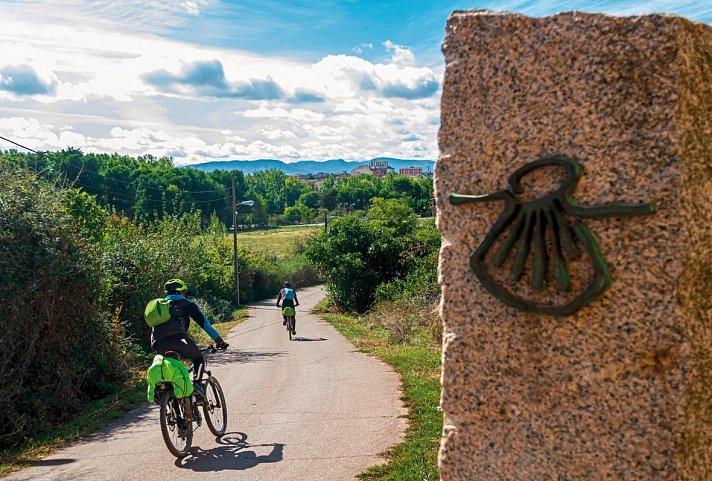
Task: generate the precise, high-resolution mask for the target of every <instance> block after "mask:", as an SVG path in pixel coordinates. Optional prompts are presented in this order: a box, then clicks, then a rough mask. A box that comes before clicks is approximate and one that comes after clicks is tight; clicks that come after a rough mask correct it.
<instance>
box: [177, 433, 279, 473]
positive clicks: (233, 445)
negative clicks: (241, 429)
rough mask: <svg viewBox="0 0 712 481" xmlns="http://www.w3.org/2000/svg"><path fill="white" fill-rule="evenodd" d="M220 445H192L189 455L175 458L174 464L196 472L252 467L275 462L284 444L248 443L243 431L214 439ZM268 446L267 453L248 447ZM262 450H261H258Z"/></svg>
mask: <svg viewBox="0 0 712 481" xmlns="http://www.w3.org/2000/svg"><path fill="white" fill-rule="evenodd" d="M216 440H217V442H218V443H219V444H220V445H221V446H218V447H216V448H212V449H207V450H203V449H201V448H200V447H193V448H192V449H191V450H190V456H188V457H187V458H184V459H176V466H177V467H179V468H184V469H191V470H193V471H198V472H208V471H225V470H228V469H232V470H243V469H250V468H254V467H255V466H257V465H258V464H263V463H276V462H279V461H281V460H282V453H283V451H284V444H280V443H271V444H250V443H248V442H247V435H246V434H245V433H238V432H235V433H227V434H224V435H223V436H221V437H219V438H217V439H216ZM264 447H269V448H271V451H270V452H269V453H268V454H262V455H258V454H257V453H256V452H255V451H253V450H248V449H249V448H264ZM260 451H262V450H260Z"/></svg>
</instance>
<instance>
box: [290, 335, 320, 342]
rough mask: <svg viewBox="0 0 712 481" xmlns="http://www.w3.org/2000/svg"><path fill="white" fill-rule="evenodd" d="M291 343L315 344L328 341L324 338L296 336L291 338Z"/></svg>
mask: <svg viewBox="0 0 712 481" xmlns="http://www.w3.org/2000/svg"><path fill="white" fill-rule="evenodd" d="M292 341H301V342H315V341H328V339H327V338H325V337H317V338H310V337H301V336H296V337H292Z"/></svg>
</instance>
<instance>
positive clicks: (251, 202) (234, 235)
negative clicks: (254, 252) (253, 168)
mask: <svg viewBox="0 0 712 481" xmlns="http://www.w3.org/2000/svg"><path fill="white" fill-rule="evenodd" d="M233 204H234V198H233ZM242 205H245V206H247V207H250V206H253V205H255V201H254V200H243V201H242V202H238V203H237V205H236V206H235V208H234V209H233V211H232V241H233V242H232V244H233V250H234V252H235V255H234V257H235V305H237V306H239V305H240V268H239V267H238V264H237V208H238V207H240V206H242Z"/></svg>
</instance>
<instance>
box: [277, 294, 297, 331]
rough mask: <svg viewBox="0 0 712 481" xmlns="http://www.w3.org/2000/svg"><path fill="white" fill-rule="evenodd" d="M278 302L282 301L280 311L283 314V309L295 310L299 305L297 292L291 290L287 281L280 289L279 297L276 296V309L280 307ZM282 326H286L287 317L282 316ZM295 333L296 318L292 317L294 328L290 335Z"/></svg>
mask: <svg viewBox="0 0 712 481" xmlns="http://www.w3.org/2000/svg"><path fill="white" fill-rule="evenodd" d="M279 301H282V306H281V307H282V311H283V312H284V308H285V307H291V308H295V307H296V306H298V305H299V299H297V291H295V290H294V289H292V283H291V282H289V281H287V282H285V283H284V287H283V288H282V289H280V291H279V295H278V296H277V307H280V305H279ZM282 325H283V326H286V325H287V316H284V315H282ZM296 333H297V318H296V316H295V317H294V327H293V328H292V334H296Z"/></svg>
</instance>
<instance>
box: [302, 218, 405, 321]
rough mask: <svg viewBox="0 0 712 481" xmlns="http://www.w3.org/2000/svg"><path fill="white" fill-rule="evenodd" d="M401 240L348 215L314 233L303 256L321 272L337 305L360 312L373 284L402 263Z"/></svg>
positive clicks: (387, 277)
mask: <svg viewBox="0 0 712 481" xmlns="http://www.w3.org/2000/svg"><path fill="white" fill-rule="evenodd" d="M403 242H404V241H403V239H402V238H400V237H396V236H393V235H392V233H391V232H390V231H389V230H388V229H384V228H383V227H382V226H380V225H377V224H375V223H374V224H372V223H369V222H365V221H363V220H362V219H361V218H359V217H358V216H356V215H350V216H346V217H341V218H338V219H336V220H334V221H333V222H332V223H331V224H329V230H328V231H327V232H322V233H320V234H317V235H316V236H314V237H313V238H312V239H311V240H310V241H309V243H308V244H307V247H306V256H307V259H309V261H310V262H311V263H312V264H313V265H315V266H317V268H318V269H319V271H320V272H321V273H322V275H323V277H324V280H325V282H326V288H327V290H328V291H329V295H330V296H331V297H332V299H333V300H334V302H336V304H337V305H338V306H339V308H341V309H345V310H355V311H359V312H362V311H364V310H366V309H367V308H368V307H369V306H370V305H371V303H372V302H373V294H374V289H375V286H377V285H378V284H380V283H381V282H384V281H389V280H391V279H393V278H394V277H395V275H396V273H397V272H398V270H399V268H400V267H401V266H402V262H401V259H400V252H402V251H403V250H404V244H403Z"/></svg>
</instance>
